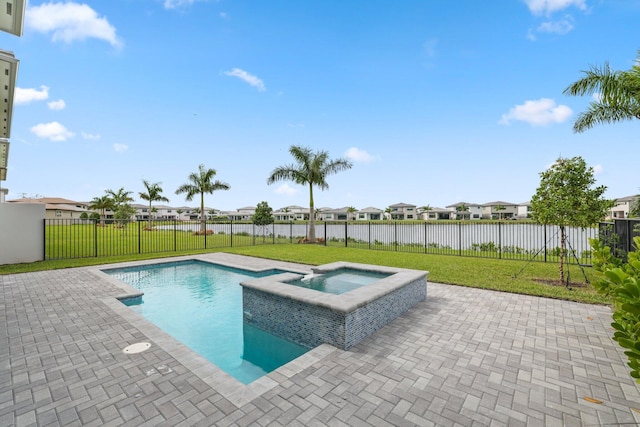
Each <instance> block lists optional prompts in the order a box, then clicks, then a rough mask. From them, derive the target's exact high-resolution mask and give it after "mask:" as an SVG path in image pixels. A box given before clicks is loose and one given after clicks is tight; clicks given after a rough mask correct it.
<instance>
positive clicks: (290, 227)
mask: <svg viewBox="0 0 640 427" xmlns="http://www.w3.org/2000/svg"><path fill="white" fill-rule="evenodd" d="M289 243H293V221H291V220H289Z"/></svg>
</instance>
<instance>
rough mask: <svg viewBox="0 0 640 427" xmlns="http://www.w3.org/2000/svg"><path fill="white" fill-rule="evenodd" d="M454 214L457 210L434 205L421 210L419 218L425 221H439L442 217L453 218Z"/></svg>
mask: <svg viewBox="0 0 640 427" xmlns="http://www.w3.org/2000/svg"><path fill="white" fill-rule="evenodd" d="M454 214H455V211H452V210H451V209H443V208H435V207H434V208H429V209H422V210H420V211H419V213H418V218H419V219H423V220H425V221H437V220H442V219H451V217H452V216H453V215H454Z"/></svg>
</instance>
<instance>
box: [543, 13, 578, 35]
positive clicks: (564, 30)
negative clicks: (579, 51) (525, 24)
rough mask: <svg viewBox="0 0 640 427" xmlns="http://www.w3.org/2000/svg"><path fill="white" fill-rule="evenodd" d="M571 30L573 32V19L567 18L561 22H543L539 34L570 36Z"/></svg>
mask: <svg viewBox="0 0 640 427" xmlns="http://www.w3.org/2000/svg"><path fill="white" fill-rule="evenodd" d="M571 30H573V18H572V17H570V16H567V17H566V18H565V19H563V20H561V21H548V22H543V23H542V24H540V25H539V26H538V28H537V31H538V32H539V33H553V34H560V35H565V34H568V33H569V32H570V31H571Z"/></svg>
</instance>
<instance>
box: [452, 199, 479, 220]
mask: <svg viewBox="0 0 640 427" xmlns="http://www.w3.org/2000/svg"><path fill="white" fill-rule="evenodd" d="M445 207H446V208H448V209H451V210H453V214H452V215H451V219H459V220H469V219H482V205H479V204H477V203H468V202H458V203H454V204H452V205H449V206H445Z"/></svg>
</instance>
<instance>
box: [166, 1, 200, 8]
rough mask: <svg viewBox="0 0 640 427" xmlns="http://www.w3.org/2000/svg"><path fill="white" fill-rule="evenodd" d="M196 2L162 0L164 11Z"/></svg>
mask: <svg viewBox="0 0 640 427" xmlns="http://www.w3.org/2000/svg"><path fill="white" fill-rule="evenodd" d="M195 2H196V0H164V8H165V9H178V8H181V7H187V6H191V5H192V4H194V3H195Z"/></svg>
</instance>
